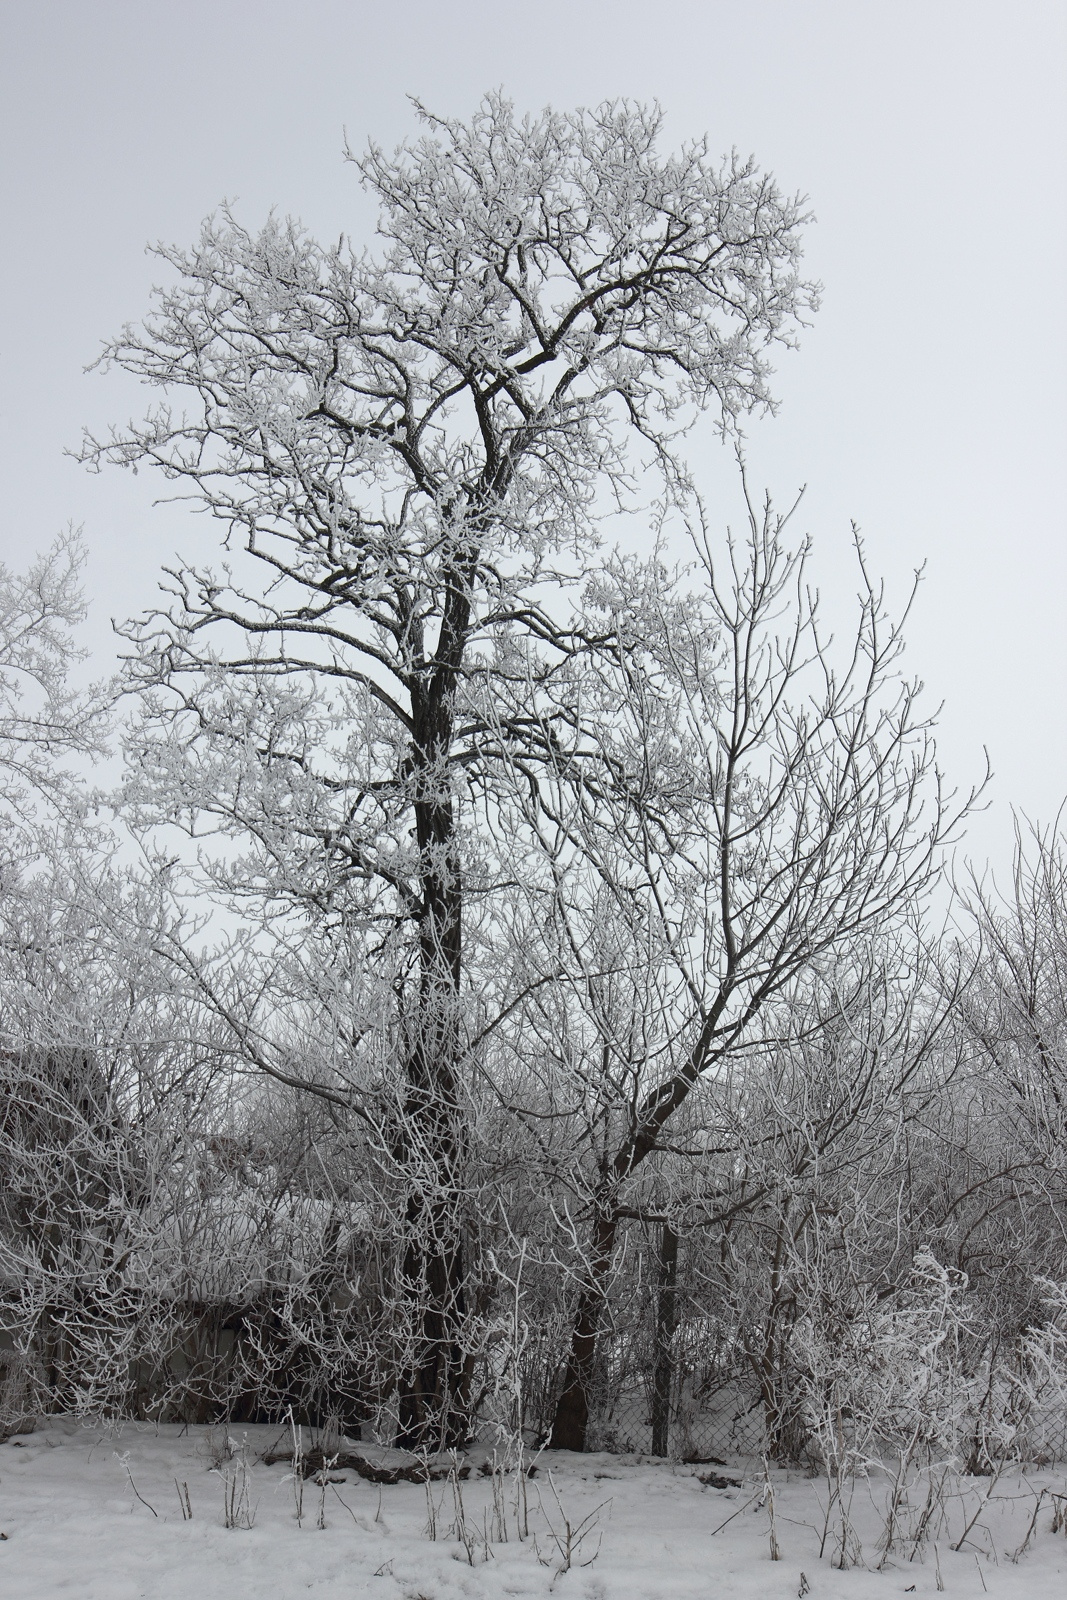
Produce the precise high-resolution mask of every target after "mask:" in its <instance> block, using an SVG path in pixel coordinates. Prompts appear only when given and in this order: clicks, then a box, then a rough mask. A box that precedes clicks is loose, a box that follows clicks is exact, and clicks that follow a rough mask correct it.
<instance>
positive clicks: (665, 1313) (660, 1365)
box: [652, 1222, 678, 1456]
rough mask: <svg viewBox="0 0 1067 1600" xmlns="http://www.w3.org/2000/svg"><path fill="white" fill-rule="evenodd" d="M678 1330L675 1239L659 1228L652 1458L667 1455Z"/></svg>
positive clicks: (666, 1227)
mask: <svg viewBox="0 0 1067 1600" xmlns="http://www.w3.org/2000/svg"><path fill="white" fill-rule="evenodd" d="M677 1326H678V1235H677V1234H676V1233H675V1231H674V1229H673V1228H672V1227H671V1225H670V1223H669V1222H665V1223H664V1224H663V1231H662V1233H661V1234H660V1246H659V1294H658V1296H657V1300H656V1362H655V1368H654V1370H653V1388H652V1454H653V1455H654V1456H665V1455H666V1454H667V1453H668V1446H669V1443H670V1428H671V1389H672V1387H673V1382H674V1353H673V1350H672V1348H671V1346H672V1345H673V1343H674V1332H675V1329H676V1328H677Z"/></svg>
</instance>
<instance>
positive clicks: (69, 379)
mask: <svg viewBox="0 0 1067 1600" xmlns="http://www.w3.org/2000/svg"><path fill="white" fill-rule="evenodd" d="M0 17H2V20H3V38H2V40H0V74H2V78H0V108H2V109H0V117H2V140H3V145H2V148H3V171H2V191H0V193H2V216H3V224H4V234H5V238H4V250H3V253H2V257H0V275H2V294H0V317H2V330H0V362H2V365H0V407H2V417H0V421H2V427H0V456H2V462H0V465H2V480H0V481H2V483H3V499H2V508H3V510H2V518H0V557H2V559H4V560H5V561H7V562H8V563H9V564H14V565H18V564H21V563H22V562H23V561H24V560H25V559H26V558H28V556H29V555H30V554H31V553H32V552H33V551H34V550H35V549H36V548H38V547H40V546H41V545H43V544H45V543H47V542H49V541H50V539H51V538H52V536H53V535H54V533H55V532H56V531H58V530H59V529H60V528H61V527H63V526H65V525H66V523H68V522H69V521H74V522H75V523H83V524H84V527H85V532H86V536H87V539H88V543H89V546H90V550H91V570H90V575H89V588H90V594H91V597H92V602H93V623H92V630H93V631H92V638H93V642H94V646H95V648H96V649H97V651H98V654H99V655H100V656H102V655H103V654H104V653H106V651H107V650H108V649H109V648H110V645H109V643H108V636H107V631H106V630H107V620H108V618H109V617H110V616H111V615H125V614H128V613H130V612H132V611H135V610H137V609H140V608H141V607H142V606H143V605H144V604H146V603H147V602H148V600H149V599H150V598H151V594H152V591H153V587H154V584H155V581H156V574H157V573H158V569H159V566H160V564H161V562H162V561H163V560H164V559H165V558H166V557H167V556H168V554H169V553H170V552H171V551H172V550H173V549H174V548H175V547H176V546H181V547H182V548H184V549H186V550H192V549H194V548H197V547H198V543H197V534H196V533H195V532H190V531H189V529H188V527H187V524H186V520H185V518H184V517H183V515H182V513H181V512H179V511H178V510H176V509H175V508H167V509H165V510H162V511H159V510H157V511H153V510H151V509H150V506H151V496H152V493H153V492H154V491H155V490H156V489H158V485H153V484H151V483H149V482H148V481H147V480H146V479H145V478H143V477H142V478H138V479H134V478H131V477H129V476H128V475H125V474H119V473H115V472H112V473H109V474H106V475H104V476H102V477H100V478H97V479H93V478H91V477H89V476H88V475H87V474H86V473H85V471H84V469H82V468H80V467H78V466H77V465H75V464H74V463H72V462H71V461H69V460H67V459H65V458H64V456H63V450H64V448H65V447H69V446H71V445H74V444H76V443H77V440H78V438H79V435H80V431H81V428H82V426H83V425H84V424H93V425H96V426H100V425H102V424H103V423H105V422H106V421H107V420H108V419H110V418H113V417H121V416H125V415H126V414H128V413H129V412H130V411H132V410H136V409H139V407H140V404H141V402H140V400H139V397H138V395H137V393H136V392H135V391H131V389H130V387H129V386H128V384H126V382H125V380H120V379H108V378H103V377H101V376H100V375H99V374H92V375H89V376H86V375H84V373H83V370H82V369H83V368H84V366H85V365H86V364H87V363H88V362H90V361H91V360H92V359H93V357H94V355H95V353H96V351H97V349H98V346H99V342H100V340H101V339H103V338H104V337H105V336H106V335H108V334H109V333H112V332H114V331H116V330H117V329H118V327H119V326H120V325H121V324H122V323H123V322H124V321H127V320H132V319H136V318H137V317H139V316H140V314H141V313H142V312H143V310H144V309H145V307H146V303H147V295H148V288H149V286H150V284H151V282H152V281H153V278H154V276H155V275H156V266H155V264H154V263H153V262H152V261H151V260H149V259H148V258H147V257H146V256H145V254H144V246H145V244H146V242H147V241H150V240H154V239H164V240H167V241H174V242H179V243H185V242H188V241H190V240H191V239H192V237H193V235H194V233H195V231H196V230H197V228H198V225H199V223H200V220H201V218H202V217H203V216H204V215H205V214H206V213H208V212H209V211H210V210H212V209H213V208H214V207H215V206H216V205H217V204H218V202H219V201H220V200H221V199H222V198H224V197H226V198H230V199H233V200H235V201H236V203H237V209H238V212H239V214H240V215H241V216H242V218H243V219H244V220H246V221H248V222H249V223H256V222H258V221H259V220H261V219H262V217H263V216H264V214H265V212H266V211H267V209H268V208H269V207H271V206H275V207H277V208H278V209H279V210H281V211H283V212H293V213H295V214H297V215H299V216H300V217H301V218H302V219H303V221H304V222H305V223H306V225H307V226H308V227H309V228H310V229H311V230H312V231H313V232H317V233H322V234H324V235H327V236H336V235H337V234H338V233H339V232H341V231H345V232H349V233H352V234H353V235H355V236H357V237H358V236H359V235H360V234H361V233H364V232H365V231H366V230H367V228H368V225H369V224H370V222H371V221H372V217H371V214H370V213H369V211H368V209H367V203H366V201H365V200H364V199H363V197H362V196H361V195H360V192H359V190H358V189H357V187H356V182H355V177H354V173H353V170H352V168H351V167H346V166H344V165H343V163H342V160H341V145H342V139H343V131H344V130H345V129H346V128H347V131H348V136H349V138H350V140H351V141H352V143H353V144H354V145H362V144H363V143H364V142H365V140H366V139H367V138H368V137H370V136H373V137H374V138H376V139H378V140H379V141H381V142H382V143H385V144H387V145H392V144H395V143H396V142H398V141H399V140H400V139H401V138H403V137H405V136H406V135H407V134H408V133H410V132H411V131H412V126H413V119H412V115H411V110H410V107H409V105H408V103H407V101H406V99H405V96H406V95H408V94H414V95H417V96H419V97H420V98H422V99H424V100H425V101H426V102H427V103H428V104H429V105H431V106H432V107H433V108H434V109H436V110H441V111H444V112H446V113H450V114H459V115H462V114H465V113H468V112H469V111H471V110H472V109H473V107H474V105H475V104H476V102H477V101H478V99H479V98H480V96H481V95H482V94H483V93H484V91H485V90H486V89H487V88H490V87H497V86H500V87H503V88H504V89H505V91H506V92H508V93H509V94H510V95H511V97H512V98H513V99H514V100H515V101H516V102H517V103H518V105H519V106H520V108H522V109H540V107H542V106H543V105H545V104H552V105H554V106H556V107H559V108H567V107H571V106H575V105H579V104H590V103H595V102H598V101H600V100H602V99H604V98H606V97H615V96H622V95H625V96H630V97H634V98H639V99H645V100H647V99H653V98H656V99H658V100H659V101H660V102H661V103H662V105H663V106H664V108H665V110H666V112H667V113H668V125H667V136H668V138H669V139H671V140H682V139H684V138H687V137H689V136H691V135H694V134H701V133H704V132H707V133H708V134H710V138H711V143H712V146H713V148H715V149H716V150H724V151H725V150H728V149H729V148H730V147H731V146H737V147H738V148H739V149H740V150H741V151H742V153H744V154H748V153H749V152H752V153H754V154H755V155H756V157H757V159H758V160H759V162H760V163H761V165H762V166H764V167H765V168H769V169H770V170H771V171H773V172H774V173H775V174H776V175H777V177H778V178H779V180H780V182H781V183H782V185H783V186H784V187H785V188H787V189H800V190H803V191H805V192H806V193H808V194H809V195H810V197H811V202H812V206H813V208H814V210H815V212H816V214H817V217H818V224H817V226H815V227H813V228H812V229H811V230H810V233H809V239H808V249H807V266H808V268H809V269H810V271H811V273H812V274H813V275H814V276H817V277H819V278H821V279H822V281H823V283H824V285H825V296H824V306H823V310H822V311H821V312H820V314H819V317H818V319H817V321H816V324H815V326H814V327H813V328H812V329H811V330H810V331H809V333H808V334H807V335H806V337H805V338H804V340H803V344H802V347H801V350H800V352H799V353H798V354H796V355H789V356H783V357H782V358H781V360H780V362H779V368H780V370H779V375H778V379H777V392H778V394H779V395H780V397H781V401H782V406H781V411H780V413H779V415H778V417H777V418H774V419H770V420H766V421H763V422H760V423H758V424H754V425H753V426H752V427H751V429H750V443H749V456H750V461H751V463H752V470H753V476H754V478H755V479H756V480H757V482H759V483H766V484H767V485H768V486H769V487H771V488H772V489H773V490H774V492H775V494H776V495H777V496H778V497H779V498H783V499H784V498H786V497H789V496H791V495H792V493H793V492H794V491H795V490H796V488H797V487H798V486H799V485H801V484H806V485H807V493H806V496H805V501H804V506H803V513H802V516H801V517H800V519H799V522H798V528H802V529H804V530H808V531H810V532H811V533H812V534H813V535H814V537H815V539H816V545H817V570H818V576H819V578H820V580H821V582H822V583H823V586H824V588H825V590H826V594H827V600H828V603H829V605H830V607H831V609H833V610H835V611H836V610H837V609H838V608H839V607H843V606H844V605H845V603H846V601H847V598H848V595H849V594H850V592H851V591H852V588H853V573H852V569H851V566H850V565H849V526H850V522H851V520H852V519H855V520H856V521H857V522H859V523H860V524H861V525H862V527H863V529H864V532H865V535H866V539H867V545H868V552H869V556H870V560H871V564H872V566H873V567H874V568H875V569H876V570H879V571H882V572H884V573H885V574H886V575H887V577H888V578H889V580H890V586H891V592H894V593H896V594H897V595H899V596H903V594H904V592H905V590H906V587H907V582H908V576H909V574H910V572H911V571H912V569H913V568H915V567H917V566H919V565H920V564H922V563H923V562H925V563H926V572H927V577H926V581H925V585H924V588H923V591H922V594H921V598H920V600H919V603H918V606H917V609H916V611H915V614H914V618H913V622H912V624H911V628H910V640H911V644H910V649H909V658H908V659H909V663H910V666H911V669H912V671H913V672H914V673H916V674H917V675H918V676H920V677H921V678H922V679H923V680H924V681H925V683H926V684H927V686H928V695H929V697H930V700H931V702H932V703H935V704H936V703H938V702H940V701H942V700H943V701H944V702H945V707H944V712H943V715H942V718H941V729H942V732H941V739H940V745H941V749H942V754H943V761H944V764H945V765H946V767H947V769H948V771H949V774H950V776H951V777H953V778H954V779H955V780H956V781H957V782H959V783H961V784H967V783H969V782H970V781H971V780H972V779H973V778H974V777H975V776H976V775H977V774H978V773H979V772H980V769H981V765H982V756H981V751H982V747H983V746H988V748H989V752H990V756H991V759H992V762H993V765H994V768H995V770H996V774H997V777H996V782H995V786H994V791H993V793H994V805H993V807H992V809H991V810H990V812H989V813H988V814H987V815H986V816H985V817H983V818H981V819H979V820H978V822H977V823H976V824H975V825H973V826H972V828H971V830H970V833H969V851H970V853H971V854H973V855H975V856H977V857H978V858H979V859H984V858H985V857H986V856H992V857H993V858H994V859H995V860H996V861H997V862H998V863H1002V862H1003V860H1004V859H1005V856H1006V846H1007V844H1008V842H1009V837H1008V836H1009V832H1010V807H1011V806H1012V805H1015V806H1017V807H1020V808H1022V809H1023V810H1025V811H1027V812H1029V813H1031V814H1033V815H1036V816H1039V817H1045V818H1048V817H1050V816H1051V815H1052V814H1053V813H1054V812H1055V811H1056V809H1057V807H1058V806H1059V804H1060V802H1061V800H1062V799H1063V798H1064V796H1065V795H1067V739H1065V734H1067V629H1065V626H1064V610H1065V605H1067V540H1065V537H1064V535H1065V531H1067V528H1065V523H1067V512H1065V504H1067V501H1065V493H1064V490H1065V482H1064V479H1065V476H1067V474H1065V471H1064V439H1065V423H1067V363H1065V355H1067V336H1065V324H1067V315H1065V302H1067V296H1065V290H1067V267H1065V263H1067V250H1065V245H1067V238H1065V234H1067V227H1065V217H1067V206H1065V200H1067V183H1065V176H1067V123H1065V110H1064V107H1065V104H1067V97H1065V87H1067V85H1065V76H1067V74H1065V65H1067V6H1064V4H1062V3H1061V0H1014V3H1012V4H1007V3H1002V0H921V3H913V0H729V3H723V0H702V3H694V0H661V3H660V4H658V5H654V4H649V3H647V0H643V3H641V4H638V3H635V0H611V3H604V0H566V3H564V0H547V3H541V4H530V3H527V4H521V5H520V4H512V3H510V0H495V3H492V0H463V3H450V0H434V3H428V0H406V3H404V4H401V5H393V6H390V5H388V4H383V3H376V4H373V5H372V4H368V3H366V0H348V3H339V0H302V3H300V4H295V3H292V4H285V3H281V0H209V3H203V0H169V3H167V4H157V3H155V0H92V3H91V4H86V3H85V0H2V3H0ZM692 453H693V456H694V458H695V459H696V462H697V466H698V470H699V471H700V472H701V474H702V476H703V478H704V481H705V483H706V484H707V486H708V488H709V491H710V493H711V501H712V503H711V509H712V513H713V515H717V514H718V516H719V518H720V520H722V521H725V520H726V518H727V516H728V515H733V514H735V512H736V506H735V504H734V502H733V500H732V497H731V492H730V490H729V480H728V477H727V474H726V472H725V470H724V464H723V461H722V460H721V458H720V455H719V453H718V452H717V449H716V446H715V445H714V442H713V438H712V435H711V434H710V432H709V433H708V434H707V435H704V436H701V437H700V439H698V440H697V441H695V442H694V446H693V452H692Z"/></svg>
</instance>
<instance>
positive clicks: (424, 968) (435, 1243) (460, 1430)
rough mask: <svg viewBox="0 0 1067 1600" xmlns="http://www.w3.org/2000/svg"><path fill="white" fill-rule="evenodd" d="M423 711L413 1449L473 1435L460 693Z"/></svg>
mask: <svg viewBox="0 0 1067 1600" xmlns="http://www.w3.org/2000/svg"><path fill="white" fill-rule="evenodd" d="M420 713H421V714H420V715H419V716H418V717H417V719H416V737H415V741H414V744H415V752H414V753H415V766H416V778H415V784H416V787H415V831H416V838H417V842H418V845H419V852H420V859H421V863H422V905H421V914H420V918H419V944H418V955H419V986H418V1015H417V1016H416V1018H415V1019H414V1029H413V1036H412V1040H411V1047H410V1051H409V1059H408V1085H407V1096H406V1102H405V1121H406V1129H405V1134H404V1141H405V1146H406V1154H407V1157H408V1168H409V1170H408V1178H409V1181H410V1183H411V1189H410V1192H409V1197H408V1202H407V1214H406V1222H407V1232H408V1245H407V1249H406V1252H405V1257H404V1263H403V1272H402V1282H403V1287H404V1294H405V1296H406V1299H407V1302H408V1309H409V1316H410V1321H411V1336H412V1343H413V1360H412V1365H411V1367H410V1368H409V1369H408V1371H407V1373H406V1374H405V1375H404V1378H403V1380H402V1382H401V1385H400V1393H399V1402H400V1419H399V1422H400V1426H399V1431H398V1434H397V1443H398V1444H399V1445H401V1446H402V1447H404V1448H407V1449H418V1448H424V1447H425V1448H438V1449H441V1448H448V1447H451V1446H455V1445H459V1444H462V1443H463V1442H464V1440H465V1438H466V1436H467V1434H468V1432H469V1425H470V1419H469V1416H468V1415H467V1406H466V1398H467V1397H466V1388H467V1384H466V1381H465V1363H464V1356H463V1350H462V1345H461V1340H460V1333H461V1329H462V1322H463V1314H464V1274H465V1263H464V1260H463V1244H462V1219H461V1217H460V1215H459V1199H460V1191H461V1166H462V1160H463V1144H464V1140H463V1128H462V1118H461V1112H460V1106H459V1096H458V1083H459V1058H460V1050H461V1038H460V1019H459V992H460V976H461V970H462V934H463V895H462V881H461V875H460V865H459V861H458V859H457V849H456V838H455V833H456V824H455V814H454V809H453V804H452V796H451V793H450V792H449V787H448V771H447V761H446V757H447V752H448V749H449V745H450V742H451V733H452V715H451V705H450V699H449V696H448V694H447V693H444V692H441V693H438V694H430V695H428V696H427V699H426V701H425V703H424V704H423V706H422V707H421V708H420Z"/></svg>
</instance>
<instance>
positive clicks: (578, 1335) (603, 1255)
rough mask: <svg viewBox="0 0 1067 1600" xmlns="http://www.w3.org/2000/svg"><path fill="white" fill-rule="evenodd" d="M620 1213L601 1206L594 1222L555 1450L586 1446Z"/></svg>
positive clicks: (553, 1443)
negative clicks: (599, 1343) (606, 1294)
mask: <svg viewBox="0 0 1067 1600" xmlns="http://www.w3.org/2000/svg"><path fill="white" fill-rule="evenodd" d="M618 1226H619V1221H618V1214H617V1213H616V1211H615V1209H614V1207H612V1208H611V1209H610V1210H605V1209H600V1208H598V1210H597V1213H596V1217H595V1220H594V1223H593V1241H592V1248H591V1250H590V1253H589V1267H588V1272H587V1274H586V1279H585V1282H584V1283H583V1285H582V1288H581V1290H580V1292H579V1295H578V1303H577V1305H576V1307H575V1312H574V1328H573V1332H572V1335H571V1349H570V1356H569V1359H568V1361H567V1372H566V1376H565V1378H564V1380H563V1392H562V1394H561V1395H560V1397H559V1400H558V1401H557V1403H556V1414H555V1417H554V1418H553V1422H552V1434H551V1437H550V1440H549V1445H550V1447H551V1449H553V1450H584V1449H585V1445H586V1436H587V1434H588V1430H589V1396H590V1393H591V1391H592V1387H593V1374H594V1369H595V1362H596V1347H597V1335H598V1334H599V1332H600V1321H601V1317H602V1316H603V1311H604V1296H605V1292H606V1289H607V1281H608V1274H609V1273H610V1271H611V1258H612V1256H613V1254H614V1251H615V1235H616V1233H617V1232H618Z"/></svg>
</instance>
